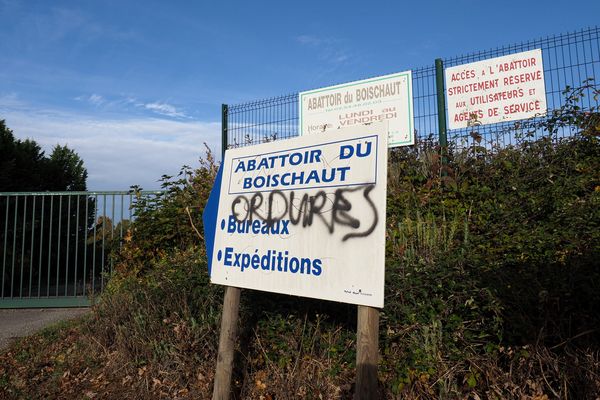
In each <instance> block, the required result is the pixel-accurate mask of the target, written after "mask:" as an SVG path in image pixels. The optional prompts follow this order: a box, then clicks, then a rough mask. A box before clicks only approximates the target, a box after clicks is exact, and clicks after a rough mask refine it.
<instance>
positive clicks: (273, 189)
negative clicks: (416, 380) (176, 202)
mask: <svg viewBox="0 0 600 400" xmlns="http://www.w3.org/2000/svg"><path fill="white" fill-rule="evenodd" d="M222 168H223V170H222V173H223V175H222V176H223V178H222V183H221V190H220V196H219V204H218V213H217V218H216V227H215V228H216V232H215V241H214V249H213V250H212V254H213V257H212V266H211V282H213V283H217V284H222V285H227V286H234V287H241V288H249V289H256V290H264V291H269V292H277V293H285V294H290V295H297V296H305V297H312V298H318V299H326V300H334V301H341V302H346V303H352V304H361V305H368V306H373V307H383V288H384V264H385V202H386V176H387V126H386V124H385V123H377V124H373V125H370V126H360V127H354V128H348V129H342V130H339V131H336V132H326V133H324V134H322V135H307V136H301V137H297V138H293V139H289V140H281V141H274V142H270V143H264V144H260V145H256V146H248V147H242V148H237V149H230V150H227V152H226V153H225V159H224V161H223V165H222Z"/></svg>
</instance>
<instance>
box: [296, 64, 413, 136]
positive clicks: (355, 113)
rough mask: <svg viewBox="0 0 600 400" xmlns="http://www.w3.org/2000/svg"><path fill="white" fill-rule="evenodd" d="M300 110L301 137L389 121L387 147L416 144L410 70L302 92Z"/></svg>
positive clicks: (299, 103)
mask: <svg viewBox="0 0 600 400" xmlns="http://www.w3.org/2000/svg"><path fill="white" fill-rule="evenodd" d="M375 97H376V98H375ZM311 105H314V106H315V107H311ZM298 107H299V110H298V116H299V132H300V135H305V134H312V133H322V132H327V131H330V130H337V129H342V128H345V127H349V126H353V125H356V124H366V123H372V122H377V121H385V120H387V121H388V123H389V138H388V147H399V146H412V145H414V144H415V132H414V107H413V93H412V71H410V70H409V71H404V72H398V73H395V74H390V75H385V76H379V77H374V78H369V79H364V80H360V81H354V82H348V83H342V84H339V85H335V86H329V87H325V88H320V89H314V90H309V91H305V92H300V93H299V99H298Z"/></svg>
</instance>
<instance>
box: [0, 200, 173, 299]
mask: <svg viewBox="0 0 600 400" xmlns="http://www.w3.org/2000/svg"><path fill="white" fill-rule="evenodd" d="M161 194H163V192H152V191H141V192H131V191H130V192H10V193H6V192H5V193H0V210H1V211H0V246H2V247H0V250H1V253H0V262H1V263H2V264H1V268H2V276H1V279H0V281H1V283H2V286H1V288H0V308H16V307H67V306H82V305H87V304H89V300H88V299H89V297H90V296H94V295H95V294H97V293H99V292H100V291H101V290H102V289H103V288H104V286H105V285H106V278H108V277H109V276H110V274H111V273H112V270H113V267H114V259H115V255H116V252H117V251H118V250H119V249H120V247H121V246H122V244H123V240H124V238H125V236H124V235H126V234H127V230H128V229H129V225H130V223H131V222H132V221H133V220H134V219H135V213H134V212H133V207H132V206H134V205H135V204H136V202H137V201H138V199H139V198H141V197H152V196H160V195H161Z"/></svg>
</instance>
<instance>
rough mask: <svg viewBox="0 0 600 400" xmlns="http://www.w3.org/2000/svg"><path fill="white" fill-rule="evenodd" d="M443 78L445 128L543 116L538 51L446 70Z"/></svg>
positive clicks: (543, 106) (542, 73)
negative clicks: (444, 83)
mask: <svg viewBox="0 0 600 400" xmlns="http://www.w3.org/2000/svg"><path fill="white" fill-rule="evenodd" d="M445 79H446V103H447V104H448V127H449V129H460V128H466V127H468V126H473V125H486V124H493V123H498V122H508V121H516V120H521V119H527V118H532V117H538V116H544V115H546V112H547V106H546V90H545V83H544V65H543V61H542V50H541V49H535V50H530V51H525V52H521V53H515V54H510V55H507V56H502V57H496V58H490V59H487V60H482V61H478V62H474V63H470V64H462V65H458V66H455V67H449V68H446V70H445ZM473 114H475V115H476V119H475V120H472V119H471V118H470V116H471V115H473Z"/></svg>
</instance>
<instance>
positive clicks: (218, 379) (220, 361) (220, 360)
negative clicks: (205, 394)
mask: <svg viewBox="0 0 600 400" xmlns="http://www.w3.org/2000/svg"><path fill="white" fill-rule="evenodd" d="M241 291H242V290H241V289H239V288H235V287H231V286H227V287H225V297H224V299H223V313H222V315H221V334H220V336H219V354H218V356H217V370H216V372H215V381H214V387H213V395H212V400H229V394H230V393H231V373H232V371H233V359H234V356H235V342H236V339H237V329H238V319H239V312H240V293H241Z"/></svg>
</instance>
